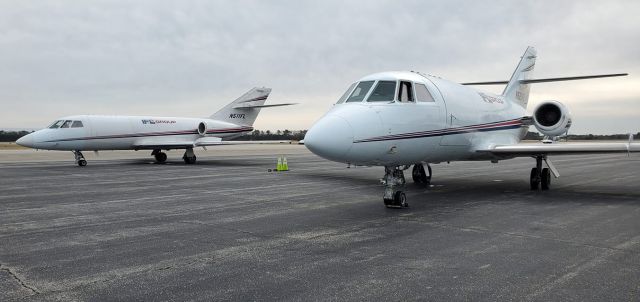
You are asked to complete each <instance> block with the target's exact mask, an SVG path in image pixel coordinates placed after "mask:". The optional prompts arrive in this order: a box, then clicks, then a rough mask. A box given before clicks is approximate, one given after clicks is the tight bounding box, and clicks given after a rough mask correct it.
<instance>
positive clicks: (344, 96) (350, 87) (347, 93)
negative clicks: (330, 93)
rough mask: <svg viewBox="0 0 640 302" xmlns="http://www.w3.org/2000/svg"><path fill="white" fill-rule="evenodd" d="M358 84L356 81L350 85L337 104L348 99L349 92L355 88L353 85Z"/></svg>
mask: <svg viewBox="0 0 640 302" xmlns="http://www.w3.org/2000/svg"><path fill="white" fill-rule="evenodd" d="M354 86H356V83H353V84H351V85H350V86H349V88H348V89H347V91H345V92H344V94H343V95H342V96H341V97H340V99H339V100H338V102H337V103H336V104H342V103H344V101H346V100H347V97H348V96H349V93H350V92H351V90H353V87H354Z"/></svg>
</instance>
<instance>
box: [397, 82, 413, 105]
mask: <svg viewBox="0 0 640 302" xmlns="http://www.w3.org/2000/svg"><path fill="white" fill-rule="evenodd" d="M411 86H412V85H411V82H406V81H402V82H400V90H398V101H400V102H403V103H406V102H414V99H413V87H411Z"/></svg>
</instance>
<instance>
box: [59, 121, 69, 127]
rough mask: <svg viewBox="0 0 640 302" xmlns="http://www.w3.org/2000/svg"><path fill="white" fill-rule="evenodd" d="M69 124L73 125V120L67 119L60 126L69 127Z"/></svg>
mask: <svg viewBox="0 0 640 302" xmlns="http://www.w3.org/2000/svg"><path fill="white" fill-rule="evenodd" d="M69 126H71V121H69V120H66V121H64V123H62V126H60V128H69Z"/></svg>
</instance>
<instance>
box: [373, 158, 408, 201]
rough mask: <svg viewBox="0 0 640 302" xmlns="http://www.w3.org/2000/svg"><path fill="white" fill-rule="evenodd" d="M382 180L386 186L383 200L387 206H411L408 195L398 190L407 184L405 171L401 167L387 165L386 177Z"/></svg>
mask: <svg viewBox="0 0 640 302" xmlns="http://www.w3.org/2000/svg"><path fill="white" fill-rule="evenodd" d="M380 182H381V183H382V184H383V185H384V186H385V188H384V196H383V200H384V205H385V206H386V207H387V208H403V207H404V208H406V207H408V206H409V203H407V195H405V194H404V192H402V191H400V190H397V189H398V188H402V187H403V186H404V184H405V180H404V172H403V171H402V170H401V169H400V168H399V167H389V166H385V167H384V177H383V178H382V179H381V180H380Z"/></svg>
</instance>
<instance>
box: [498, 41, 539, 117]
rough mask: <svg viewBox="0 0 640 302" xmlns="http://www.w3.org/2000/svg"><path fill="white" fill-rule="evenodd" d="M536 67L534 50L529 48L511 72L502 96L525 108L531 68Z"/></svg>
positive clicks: (527, 99) (527, 100)
mask: <svg viewBox="0 0 640 302" xmlns="http://www.w3.org/2000/svg"><path fill="white" fill-rule="evenodd" d="M535 66H536V49H535V48H533V47H531V46H529V47H527V50H525V52H524V54H523V55H522V58H521V59H520V63H518V67H516V70H514V71H513V75H511V79H510V80H509V82H508V83H507V87H505V88H504V91H503V92H502V95H503V96H504V97H505V98H506V99H507V100H510V101H512V102H514V103H516V104H519V105H520V106H522V107H523V108H527V103H528V102H529V85H530V84H529V83H527V82H526V80H529V79H530V78H531V74H532V71H533V68H534V67H535Z"/></svg>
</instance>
